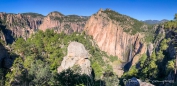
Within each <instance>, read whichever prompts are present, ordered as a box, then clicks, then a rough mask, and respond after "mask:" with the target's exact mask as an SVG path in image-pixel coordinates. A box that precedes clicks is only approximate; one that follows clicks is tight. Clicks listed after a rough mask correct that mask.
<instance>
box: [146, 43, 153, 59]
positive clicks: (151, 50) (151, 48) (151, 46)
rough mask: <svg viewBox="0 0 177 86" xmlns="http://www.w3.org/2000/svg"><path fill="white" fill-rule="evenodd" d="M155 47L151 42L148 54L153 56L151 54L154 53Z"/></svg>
mask: <svg viewBox="0 0 177 86" xmlns="http://www.w3.org/2000/svg"><path fill="white" fill-rule="evenodd" d="M153 49H154V47H153V44H152V43H150V44H149V45H148V48H147V50H148V51H147V55H148V56H151V55H152V52H153Z"/></svg>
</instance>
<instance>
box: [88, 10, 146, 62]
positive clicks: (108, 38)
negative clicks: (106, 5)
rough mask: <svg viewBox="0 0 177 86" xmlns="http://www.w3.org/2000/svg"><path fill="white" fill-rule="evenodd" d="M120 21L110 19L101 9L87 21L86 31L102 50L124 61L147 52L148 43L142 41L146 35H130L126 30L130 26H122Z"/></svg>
mask: <svg viewBox="0 0 177 86" xmlns="http://www.w3.org/2000/svg"><path fill="white" fill-rule="evenodd" d="M120 23H121V22H119V21H115V20H112V19H110V18H109V17H108V15H107V14H106V13H105V12H104V11H102V10H100V11H99V12H98V13H97V14H94V15H93V16H91V17H90V19H89V20H88V21H87V23H86V25H85V31H86V33H87V34H88V35H91V36H93V39H94V40H95V41H96V43H97V45H98V46H99V48H100V49H101V50H103V51H105V52H107V53H108V54H110V55H115V56H118V58H119V59H120V60H122V61H128V60H131V59H132V58H128V57H134V56H135V55H137V54H139V53H141V54H143V53H145V52H146V44H144V43H143V42H142V39H143V37H144V35H142V34H141V33H136V34H135V35H130V34H129V33H127V32H125V31H124V27H130V26H128V25H127V26H125V25H124V26H122V25H121V24H120ZM131 51H132V52H131ZM130 54H131V56H130Z"/></svg>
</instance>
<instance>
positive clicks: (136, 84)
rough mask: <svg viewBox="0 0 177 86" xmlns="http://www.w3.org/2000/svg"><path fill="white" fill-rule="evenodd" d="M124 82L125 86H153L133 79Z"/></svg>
mask: <svg viewBox="0 0 177 86" xmlns="http://www.w3.org/2000/svg"><path fill="white" fill-rule="evenodd" d="M124 82H126V85H125V86H154V85H152V84H150V83H147V82H142V81H141V80H139V79H137V78H135V77H133V78H131V79H129V80H124Z"/></svg>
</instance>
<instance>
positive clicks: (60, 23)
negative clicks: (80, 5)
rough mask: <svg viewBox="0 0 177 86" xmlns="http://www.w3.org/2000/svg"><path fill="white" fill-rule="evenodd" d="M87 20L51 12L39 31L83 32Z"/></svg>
mask: <svg viewBox="0 0 177 86" xmlns="http://www.w3.org/2000/svg"><path fill="white" fill-rule="evenodd" d="M87 19H88V18H85V17H80V16H76V15H71V16H64V15H62V14H61V13H59V12H51V13H50V14H48V15H47V17H45V18H44V20H43V23H42V24H41V25H40V27H39V29H41V30H43V31H45V30H46V29H50V28H52V29H54V30H55V31H56V32H58V33H60V32H61V31H64V32H65V33H72V32H81V31H83V28H84V26H85V23H86V21H87Z"/></svg>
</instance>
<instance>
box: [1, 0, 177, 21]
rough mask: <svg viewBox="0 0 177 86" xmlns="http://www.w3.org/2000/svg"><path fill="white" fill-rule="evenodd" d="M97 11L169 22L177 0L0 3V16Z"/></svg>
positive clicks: (20, 0)
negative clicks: (109, 11) (8, 14)
mask: <svg viewBox="0 0 177 86" xmlns="http://www.w3.org/2000/svg"><path fill="white" fill-rule="evenodd" d="M100 8H102V9H106V8H109V9H111V10H114V11H116V12H118V13H121V14H124V15H128V16H130V17H133V18H135V19H138V20H149V19H151V20H162V19H168V20H172V19H173V18H174V15H175V13H177V0H0V12H6V13H16V14H17V13H25V12H35V13H40V14H43V15H47V14H48V13H50V12H52V11H58V12H61V13H62V14H64V15H71V14H76V15H80V16H91V15H92V14H94V13H96V12H97V11H98V10H99V9H100Z"/></svg>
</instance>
